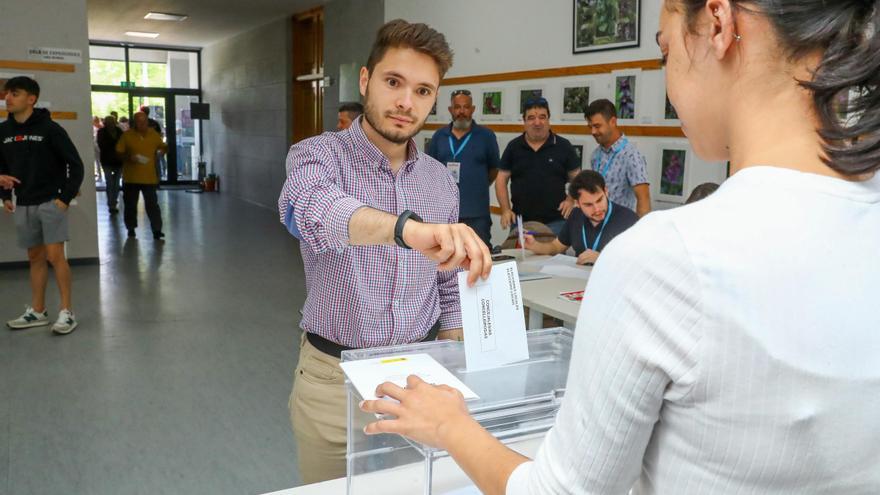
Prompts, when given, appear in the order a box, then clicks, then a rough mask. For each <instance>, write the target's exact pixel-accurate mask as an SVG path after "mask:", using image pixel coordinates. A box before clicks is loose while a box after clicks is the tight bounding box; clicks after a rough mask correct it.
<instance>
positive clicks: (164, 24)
mask: <svg viewBox="0 0 880 495" xmlns="http://www.w3.org/2000/svg"><path fill="white" fill-rule="evenodd" d="M328 1H329V0H244V1H242V0H88V11H89V39H91V40H96V41H97V40H100V41H125V42H129V43H137V44H150V45H166V46H187V47H203V46H206V45H209V44H211V43H213V42H215V41H219V40H221V39H223V38H228V37H230V36H232V35H234V34H237V33H240V32H244V31H247V30H249V29H252V28H255V27H257V26H260V25H262V24H266V23H268V22H270V21H272V20H274V19H278V18H280V17H285V16H289V15H292V14H295V13H298V12H303V11H306V10H308V9H310V8H312V7H316V6H318V5H323V4H326V3H327V2H328ZM149 11H154V12H170V13H175V14H186V15H188V16H189V18H188V19H186V20H184V21H180V22H168V21H149V20H146V19H144V16H145V15H147V12H149ZM126 31H152V32H156V33H159V37H158V38H155V39H149V38H132V37H129V36H126V35H125V34H124V33H125V32H126Z"/></svg>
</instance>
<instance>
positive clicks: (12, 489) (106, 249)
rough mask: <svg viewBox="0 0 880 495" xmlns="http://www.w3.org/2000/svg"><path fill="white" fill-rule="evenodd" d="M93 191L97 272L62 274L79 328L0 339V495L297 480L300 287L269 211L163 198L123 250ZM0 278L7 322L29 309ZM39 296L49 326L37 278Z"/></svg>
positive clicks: (15, 277)
mask: <svg viewBox="0 0 880 495" xmlns="http://www.w3.org/2000/svg"><path fill="white" fill-rule="evenodd" d="M98 194H99V213H98V217H99V218H98V223H99V231H100V241H99V243H100V251H101V263H100V265H93V266H76V267H74V269H73V275H74V310H75V312H76V314H77V317H78V320H79V322H80V326H79V328H78V329H77V330H76V331H75V332H74V333H73V334H71V335H69V336H65V337H52V336H51V335H50V333H49V330H48V327H42V328H34V329H30V330H25V331H21V332H11V331H8V330H6V329H5V326H4V328H0V494H3V495H7V494H8V495H25V494H27V495H30V494H39V495H54V494H65V495H69V494H90V495H91V494H95V495H101V494H114V495H121V494H151V495H158V494H212V495H216V494H227V493H228V494H242V493H247V494H259V493H265V492H269V491H273V490H278V489H282V488H288V487H291V486H295V485H297V484H299V480H298V478H297V474H296V469H295V467H296V458H295V444H294V441H293V436H292V434H291V432H290V426H289V422H288V415H287V397H288V394H289V393H290V386H291V377H292V372H293V368H294V366H295V364H296V357H297V350H296V349H297V343H298V342H299V330H298V329H297V322H298V311H297V310H298V309H299V308H300V307H302V303H303V300H304V297H305V288H304V279H303V268H302V262H301V260H300V255H299V250H298V248H297V245H296V242H295V240H294V239H293V238H291V237H290V236H289V235H288V234H287V233H286V231H285V230H284V228H283V226H281V224H279V223H278V219H277V218H278V217H277V214H276V213H275V212H272V211H269V210H266V209H262V208H258V207H256V206H253V205H250V204H248V203H245V202H242V201H239V200H236V199H234V198H232V197H230V196H228V195H224V194H201V195H198V194H188V193H186V192H184V191H182V190H175V191H171V190H162V191H160V202H161V205H162V211H163V217H164V218H165V222H166V225H165V232H166V234H167V241H166V242H165V243H164V244H157V243H155V242H154V241H153V239H152V236H151V235H150V230H149V222H148V221H147V220H146V218H145V215H144V214H143V211H141V214H140V222H141V226H140V228H139V232H138V234H139V237H138V238H137V239H127V238H126V233H125V227H124V225H123V223H122V218H121V214H120V215H118V216H116V217H114V218H110V217H109V216H108V214H107V212H106V209H105V207H104V206H103V205H104V203H103V200H104V194H103V193H98ZM142 208H143V205H142V204H141V209H142ZM3 221H6V220H3ZM0 281H2V282H0V317H2V319H3V320H6V319H8V318H11V317H13V316H17V314H19V313H20V312H21V310H22V309H23V305H24V304H26V303H27V302H28V301H29V294H30V292H29V285H28V280H27V270H0ZM48 294H49V310H50V317H51V318H53V319H54V317H55V316H56V314H57V311H58V296H57V290H56V288H55V284H54V280H53V279H51V278H50V283H49V290H48Z"/></svg>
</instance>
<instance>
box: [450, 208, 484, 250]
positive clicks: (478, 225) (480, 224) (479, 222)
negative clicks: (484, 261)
mask: <svg viewBox="0 0 880 495" xmlns="http://www.w3.org/2000/svg"><path fill="white" fill-rule="evenodd" d="M458 221H459V222H461V223H463V224H465V225H467V226H468V227H470V228H472V229H474V232H476V233H477V235H478V236H480V239H482V240H483V242H485V243H486V245H487V246H489V249H492V217H490V216H489V215H486V216H485V217H471V218H459V219H458Z"/></svg>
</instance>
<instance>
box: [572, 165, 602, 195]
mask: <svg viewBox="0 0 880 495" xmlns="http://www.w3.org/2000/svg"><path fill="white" fill-rule="evenodd" d="M604 190H605V178H604V177H602V174H600V173H599V172H596V171H595V170H582V171H581V172H580V173H578V174H577V175H575V176H574V179H572V180H571V182H570V183H569V184H568V195H569V196H571V197H572V198H574V199H578V198H579V197H580V195H581V191H587V192H588V193H590V194H595V193H597V192H600V191H604Z"/></svg>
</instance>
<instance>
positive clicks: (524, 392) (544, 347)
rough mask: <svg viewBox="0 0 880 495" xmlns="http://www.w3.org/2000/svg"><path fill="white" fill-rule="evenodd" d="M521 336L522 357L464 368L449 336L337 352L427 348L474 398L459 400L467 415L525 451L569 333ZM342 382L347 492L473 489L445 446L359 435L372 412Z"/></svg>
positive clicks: (557, 393) (534, 437)
mask: <svg viewBox="0 0 880 495" xmlns="http://www.w3.org/2000/svg"><path fill="white" fill-rule="evenodd" d="M527 335H528V344H529V356H530V357H529V359H528V360H526V361H521V362H518V363H513V364H509V365H505V366H502V367H499V368H495V369H490V370H481V371H473V372H468V371H467V370H466V369H465V353H464V343H463V342H454V341H435V342H422V343H416V344H409V345H403V346H393V347H380V348H373V349H356V350H351V351H344V352H343V353H342V361H354V360H361V359H374V358H380V357H383V356H392V355H400V354H416V353H426V354H429V355H431V356H432V357H433V358H434V359H436V360H437V362H438V363H440V364H441V365H443V366H445V367H446V368H447V369H448V370H449V371H450V372H452V374H453V375H455V376H456V377H457V378H459V379H460V380H461V381H462V382H464V383H465V385H467V386H468V387H470V388H471V390H473V391H474V392H475V393H476V394H477V395H478V396H479V399H474V400H469V401H467V406H468V409H469V410H470V412H471V415H472V416H473V417H474V419H476V420H477V421H478V422H479V423H480V424H481V425H483V427H485V428H486V429H487V430H489V432H491V433H492V434H493V435H494V436H495V437H496V438H498V439H499V440H501V441H502V442H504V443H505V444H507V445H508V446H509V447H511V448H513V449H514V450H517V451H519V452H521V453H523V454H525V455H529V456H533V455H534V454H535V452H537V448H538V446H539V445H540V443H541V441H542V440H543V438H544V435H545V434H546V432H547V430H549V429H550V427H551V426H552V425H553V422H554V419H555V417H556V413H557V411H558V410H559V406H560V405H561V402H562V397H563V396H564V394H565V380H566V378H567V377H568V365H569V361H570V359H571V345H572V337H573V333H572V331H571V330H569V329H566V328H562V327H559V328H548V329H544V330H530V331H528V332H527ZM346 388H347V390H348V451H347V464H348V466H347V468H348V477H347V486H348V491H347V493H348V494H349V495H366V494H376V493H424V494H426V495H427V494H434V495H442V494H445V493H452V492H455V493H456V494H458V493H479V492H477V491H476V490H475V489H473V488H470V487H472V486H473V484H472V482H471V481H470V480H469V479H468V478H467V476H466V475H465V474H464V473H463V472H462V471H461V469H460V468H459V467H458V466H457V465H456V464H455V462H454V461H452V459H451V458H450V457H449V454H448V453H447V452H446V451H442V450H437V449H434V448H432V447H428V446H426V445H423V444H420V443H418V442H414V441H411V440H407V439H405V438H403V437H401V436H399V435H392V434H380V435H372V436H368V435H366V434H364V432H363V427H364V426H365V425H366V424H367V423H369V422H371V421H375V420H376V417H375V416H374V415H372V414H367V413H364V412H362V411H360V409H358V404H359V403H360V401H361V400H362V397H361V396H360V394H359V393H358V392H357V390H356V389H355V388H354V386H352V384H351V382H350V381H349V380H348V379H347V378H346ZM486 462H492V460H491V459H486ZM413 488H415V489H413ZM470 490H473V492H471V491H470Z"/></svg>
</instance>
